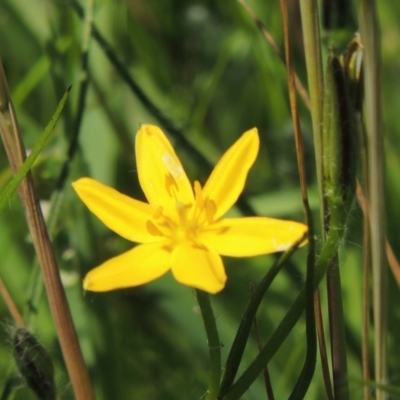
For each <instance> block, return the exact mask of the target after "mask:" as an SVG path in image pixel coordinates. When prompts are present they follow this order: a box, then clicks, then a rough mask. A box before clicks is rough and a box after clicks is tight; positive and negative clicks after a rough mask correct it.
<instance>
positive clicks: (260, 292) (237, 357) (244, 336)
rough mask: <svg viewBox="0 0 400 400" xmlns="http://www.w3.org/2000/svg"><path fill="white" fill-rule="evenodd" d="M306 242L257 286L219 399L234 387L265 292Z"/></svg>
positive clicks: (294, 247) (231, 357)
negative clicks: (286, 263) (233, 383)
mask: <svg viewBox="0 0 400 400" xmlns="http://www.w3.org/2000/svg"><path fill="white" fill-rule="evenodd" d="M303 240H304V238H301V239H300V240H299V241H298V242H297V243H296V244H295V245H294V246H292V247H291V248H290V249H289V250H288V251H286V252H285V253H284V254H282V256H281V257H280V258H279V259H278V260H277V261H276V262H275V263H274V265H273V266H272V267H271V268H270V270H269V271H268V273H267V274H266V275H265V277H264V278H263V279H262V281H261V282H260V283H259V285H258V286H257V288H256V290H255V292H254V294H253V295H252V297H251V300H250V302H249V304H248V306H247V309H246V312H245V313H244V315H243V318H242V320H241V322H240V325H239V328H238V330H237V332H236V336H235V339H234V341H233V343H232V347H231V350H230V352H229V355H228V358H227V360H226V364H225V368H224V376H223V379H222V382H221V388H220V391H219V394H218V397H219V398H221V399H222V398H223V396H224V395H225V394H226V393H227V392H228V390H229V389H230V387H231V386H232V382H233V380H234V379H235V376H236V373H237V371H238V369H239V365H240V362H241V360H242V356H243V352H244V349H245V347H246V343H247V340H248V337H249V334H250V330H251V327H252V324H253V320H254V317H255V315H256V312H257V310H258V307H259V305H260V303H261V300H262V299H263V297H264V295H265V292H266V291H267V290H268V288H269V287H270V285H271V283H272V282H273V281H274V279H275V277H276V276H277V275H278V272H279V271H280V270H281V269H282V266H283V265H284V264H285V262H286V261H287V260H288V259H289V258H290V256H291V255H292V254H293V253H294V251H295V250H296V249H297V248H298V246H299V244H300V243H301V242H302V241H303Z"/></svg>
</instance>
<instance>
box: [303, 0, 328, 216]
mask: <svg viewBox="0 0 400 400" xmlns="http://www.w3.org/2000/svg"><path fill="white" fill-rule="evenodd" d="M300 11H301V20H302V27H303V41H304V51H305V57H306V65H307V77H308V87H309V93H310V100H311V118H312V125H313V133H314V147H315V158H316V166H317V179H318V192H319V200H320V209H321V214H320V215H321V221H323V215H324V212H323V190H322V148H321V146H322V115H323V112H322V111H323V107H322V106H323V104H322V99H323V68H322V56H321V39H320V30H319V16H318V3H317V0H300Z"/></svg>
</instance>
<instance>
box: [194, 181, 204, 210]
mask: <svg viewBox="0 0 400 400" xmlns="http://www.w3.org/2000/svg"><path fill="white" fill-rule="evenodd" d="M194 197H195V199H196V205H197V207H199V208H200V209H203V208H204V199H203V192H202V188H201V185H200V182H199V181H194Z"/></svg>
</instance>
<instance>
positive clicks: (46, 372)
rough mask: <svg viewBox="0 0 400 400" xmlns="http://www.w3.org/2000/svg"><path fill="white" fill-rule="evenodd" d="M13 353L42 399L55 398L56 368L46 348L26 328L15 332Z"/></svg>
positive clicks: (27, 381) (31, 387)
mask: <svg viewBox="0 0 400 400" xmlns="http://www.w3.org/2000/svg"><path fill="white" fill-rule="evenodd" d="M12 342H13V354H14V358H15V361H16V363H17V366H18V369H19V371H20V373H21V375H22V376H23V378H24V379H25V381H26V383H27V385H28V386H29V387H30V389H31V390H32V391H33V392H34V393H35V395H36V396H37V397H38V398H39V399H40V400H55V398H56V389H55V383H54V368H53V363H52V361H51V358H50V356H49V354H48V353H47V351H46V350H45V348H44V347H43V346H42V345H41V344H40V343H39V342H38V341H37V339H36V338H35V337H34V336H33V335H32V334H31V333H30V332H29V331H28V330H26V329H23V328H18V329H16V330H15V331H14V332H13V335H12Z"/></svg>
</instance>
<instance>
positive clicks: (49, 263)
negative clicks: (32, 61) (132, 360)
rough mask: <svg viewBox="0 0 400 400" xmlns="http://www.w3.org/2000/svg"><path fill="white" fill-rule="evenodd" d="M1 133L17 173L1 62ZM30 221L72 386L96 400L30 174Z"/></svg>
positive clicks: (26, 192) (17, 142)
mask: <svg viewBox="0 0 400 400" xmlns="http://www.w3.org/2000/svg"><path fill="white" fill-rule="evenodd" d="M0 131H1V132H0V133H1V136H2V139H3V142H4V147H5V149H6V153H7V156H8V159H9V162H10V165H11V168H12V170H13V172H14V173H16V172H17V171H18V170H19V168H20V167H21V166H22V164H23V163H24V160H25V148H24V144H23V141H22V137H21V134H20V132H19V127H18V123H17V117H16V115H15V112H14V107H13V105H12V102H11V97H10V94H9V89H8V83H7V79H6V76H5V73H4V70H3V66H2V64H1V63H0ZM19 194H20V197H21V200H22V205H23V207H24V211H25V215H26V220H27V223H28V225H29V229H30V232H31V235H32V239H33V243H34V246H35V250H36V254H37V257H38V259H39V264H40V266H41V270H42V274H43V279H44V283H45V287H46V290H47V295H48V300H49V303H50V309H51V312H52V315H53V319H54V323H55V326H56V329H57V333H58V338H59V341H60V345H61V348H62V351H63V355H64V359H65V362H66V365H67V369H68V373H69V376H70V379H71V383H72V386H73V389H74V392H75V396H76V398H77V399H78V400H92V399H94V394H93V390H92V386H91V383H90V379H89V374H88V371H87V369H86V366H85V363H84V360H83V356H82V352H81V348H80V346H79V341H78V336H77V333H76V331H75V328H74V324H73V321H72V317H71V313H70V310H69V307H68V303H67V299H66V295H65V292H64V288H63V286H62V283H61V279H60V274H59V271H58V268H57V263H56V259H55V255H54V251H53V248H52V245H51V243H50V239H49V236H48V233H47V229H46V224H45V222H44V218H43V214H42V211H41V208H40V204H39V199H38V196H37V193H36V190H35V186H34V183H33V179H32V175H31V173H30V172H28V173H27V175H26V177H25V179H24V180H23V181H22V183H21V185H20V187H19Z"/></svg>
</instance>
